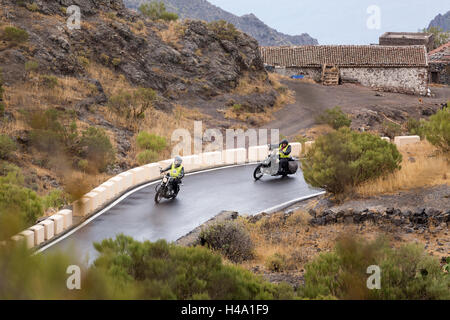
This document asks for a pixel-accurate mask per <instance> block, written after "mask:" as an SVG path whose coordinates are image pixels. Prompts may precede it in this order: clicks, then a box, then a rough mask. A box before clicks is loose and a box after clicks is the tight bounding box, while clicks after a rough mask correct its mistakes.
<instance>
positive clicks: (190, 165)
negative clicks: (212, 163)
mask: <svg viewBox="0 0 450 320" xmlns="http://www.w3.org/2000/svg"><path fill="white" fill-rule="evenodd" d="M181 159H183V166H184V172H193V171H198V170H200V169H201V168H202V161H201V158H200V156H199V155H190V156H184V157H181Z"/></svg>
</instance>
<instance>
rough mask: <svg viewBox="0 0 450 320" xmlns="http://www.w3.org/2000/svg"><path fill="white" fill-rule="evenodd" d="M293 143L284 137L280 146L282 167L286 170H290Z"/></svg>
mask: <svg viewBox="0 0 450 320" xmlns="http://www.w3.org/2000/svg"><path fill="white" fill-rule="evenodd" d="M291 151H292V148H291V145H290V144H289V141H287V140H286V139H284V140H283V141H281V143H280V146H279V157H280V168H281V169H283V171H284V172H287V171H289V161H290V160H291Z"/></svg>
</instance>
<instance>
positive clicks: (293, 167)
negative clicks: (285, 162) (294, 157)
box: [289, 161, 298, 174]
mask: <svg viewBox="0 0 450 320" xmlns="http://www.w3.org/2000/svg"><path fill="white" fill-rule="evenodd" d="M297 170H298V163H297V161H289V173H290V174H295V173H296V172H297Z"/></svg>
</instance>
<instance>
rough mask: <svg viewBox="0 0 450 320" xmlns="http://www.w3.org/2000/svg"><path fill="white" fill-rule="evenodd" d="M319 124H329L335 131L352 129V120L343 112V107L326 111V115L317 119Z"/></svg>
mask: <svg viewBox="0 0 450 320" xmlns="http://www.w3.org/2000/svg"><path fill="white" fill-rule="evenodd" d="M316 122H317V123H319V124H328V125H329V126H330V127H332V128H333V129H336V130H337V129H339V128H342V127H350V125H351V124H352V120H350V118H349V117H348V116H347V115H346V114H345V113H344V112H342V110H341V107H334V108H332V109H328V110H326V111H325V112H324V113H322V114H321V115H319V116H317V117H316Z"/></svg>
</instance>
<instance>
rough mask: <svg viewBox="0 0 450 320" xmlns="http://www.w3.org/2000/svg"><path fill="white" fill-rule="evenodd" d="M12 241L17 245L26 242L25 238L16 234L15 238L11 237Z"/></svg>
mask: <svg viewBox="0 0 450 320" xmlns="http://www.w3.org/2000/svg"><path fill="white" fill-rule="evenodd" d="M11 240H12V241H14V242H15V243H19V242H22V241H25V238H24V237H23V235H21V234H16V235H15V236H12V237H11Z"/></svg>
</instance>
